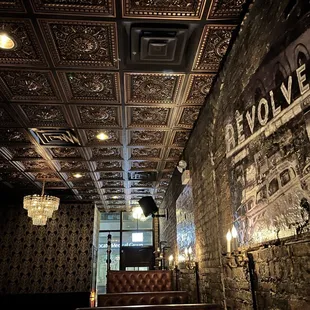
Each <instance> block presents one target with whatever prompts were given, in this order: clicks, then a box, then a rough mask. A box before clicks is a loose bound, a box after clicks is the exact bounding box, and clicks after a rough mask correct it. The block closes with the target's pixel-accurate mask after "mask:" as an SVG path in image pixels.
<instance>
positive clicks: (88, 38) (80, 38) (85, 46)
mask: <svg viewBox="0 0 310 310" xmlns="http://www.w3.org/2000/svg"><path fill="white" fill-rule="evenodd" d="M66 45H67V47H68V48H69V49H71V50H72V51H73V52H74V51H77V52H80V53H87V54H89V53H94V52H96V51H97V49H98V47H99V44H98V41H97V40H96V39H95V38H94V37H93V36H92V35H90V34H87V33H74V34H71V35H69V37H68V38H67V40H66ZM105 52H106V51H105Z"/></svg>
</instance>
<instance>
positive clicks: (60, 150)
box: [48, 147, 81, 158]
mask: <svg viewBox="0 0 310 310" xmlns="http://www.w3.org/2000/svg"><path fill="white" fill-rule="evenodd" d="M48 150H49V151H50V152H51V153H52V156H53V157H54V158H81V155H80V152H79V150H78V148H73V147H53V148H49V149H48Z"/></svg>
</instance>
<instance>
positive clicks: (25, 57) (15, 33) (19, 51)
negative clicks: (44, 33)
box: [0, 18, 46, 67]
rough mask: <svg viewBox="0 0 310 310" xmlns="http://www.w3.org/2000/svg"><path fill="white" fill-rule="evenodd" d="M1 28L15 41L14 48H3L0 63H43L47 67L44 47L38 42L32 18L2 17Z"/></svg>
mask: <svg viewBox="0 0 310 310" xmlns="http://www.w3.org/2000/svg"><path fill="white" fill-rule="evenodd" d="M0 29H1V31H3V32H5V33H7V34H8V35H9V36H10V37H11V38H12V39H13V40H14V43H15V47H14V48H13V49H11V50H5V49H2V50H1V53H0V64H5V65H12V64H23V65H41V66H42V65H43V66H45V67H46V61H45V58H44V56H43V52H42V49H41V47H40V46H39V44H38V39H37V37H36V34H35V31H34V29H33V26H32V24H31V22H30V20H26V19H23V20H21V19H4V18H2V19H1V22H0Z"/></svg>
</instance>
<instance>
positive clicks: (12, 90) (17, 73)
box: [0, 69, 59, 102]
mask: <svg viewBox="0 0 310 310" xmlns="http://www.w3.org/2000/svg"><path fill="white" fill-rule="evenodd" d="M0 77H1V82H2V84H3V88H4V93H5V95H6V96H7V98H8V99H10V100H14V101H41V102H42V101H59V95H58V94H57V92H56V87H55V82H54V80H53V77H52V74H51V73H50V72H48V71H33V70H32V71H30V70H13V69H12V70H4V69H2V71H1V72H0Z"/></svg>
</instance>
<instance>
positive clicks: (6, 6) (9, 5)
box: [0, 0, 25, 13]
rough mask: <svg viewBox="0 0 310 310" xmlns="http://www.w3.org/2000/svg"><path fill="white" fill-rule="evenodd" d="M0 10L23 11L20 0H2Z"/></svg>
mask: <svg viewBox="0 0 310 310" xmlns="http://www.w3.org/2000/svg"><path fill="white" fill-rule="evenodd" d="M0 11H3V12H14V13H15V12H18V13H20V12H25V7H24V5H23V1H22V0H3V1H0Z"/></svg>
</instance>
